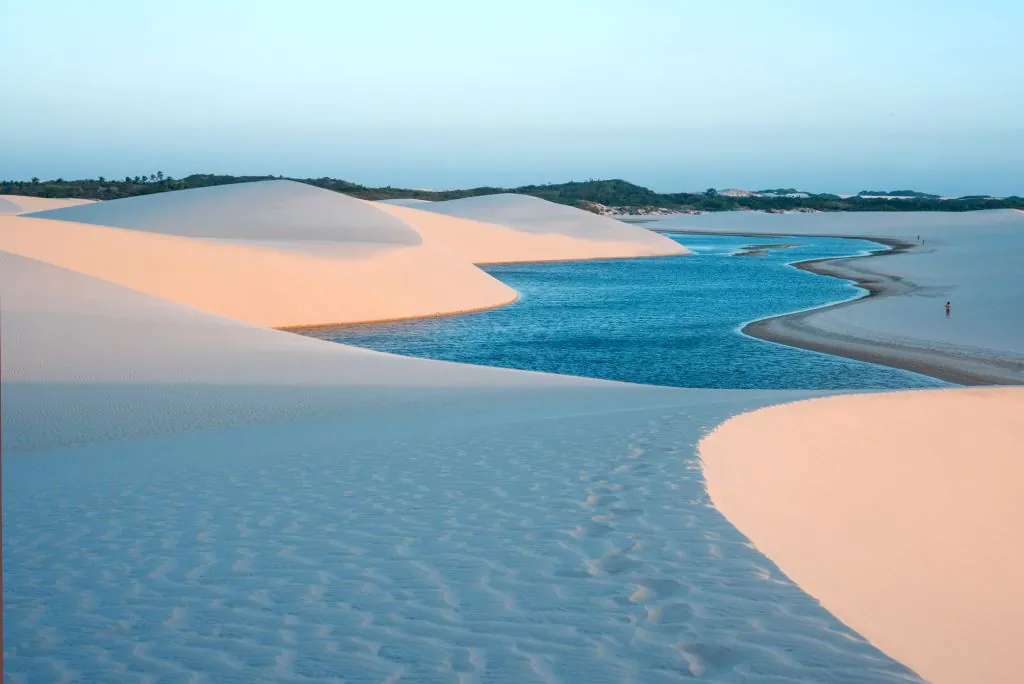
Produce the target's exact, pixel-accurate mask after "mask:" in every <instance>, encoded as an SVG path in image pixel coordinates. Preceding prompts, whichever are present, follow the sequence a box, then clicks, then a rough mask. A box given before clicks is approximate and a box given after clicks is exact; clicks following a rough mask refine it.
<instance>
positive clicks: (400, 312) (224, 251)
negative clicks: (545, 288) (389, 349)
mask: <svg viewBox="0 0 1024 684" xmlns="http://www.w3.org/2000/svg"><path fill="white" fill-rule="evenodd" d="M300 247H301V245H300ZM0 249H2V250H5V251H8V252H11V253H14V254H19V255H21V256H25V257H29V258H32V259H37V260H40V261H45V262H48V263H51V264H54V265H57V266H62V267H64V268H68V269H71V270H74V271H78V272H80V273H84V274H86V275H91V276H94V277H97V278H101V279H103V280H108V281H111V282H114V283H118V284H120V285H124V286H126V287H130V288H132V289H134V290H138V291H140V292H145V293H148V294H151V295H155V296H157V297H162V298H164V299H168V300H171V301H174V302H178V303H181V304H187V305H188V306H192V307H194V308H196V309H200V310H202V311H206V312H209V313H213V314H217V315H220V316H225V317H227V318H232V319H235V320H239V321H244V322H246V323H252V324H254V325H261V326H267V327H274V328H284V327H297V326H314V325H332V324H343V323H359V322H368V321H382V320H394V319H401V318H415V317H424V316H434V315H440V314H450V313H457V312H461V311H469V310H475V309H485V308H491V307H494V306H499V305H501V304H507V303H509V302H512V301H514V300H515V299H516V296H517V295H516V292H515V290H513V289H512V288H510V287H508V286H506V285H504V284H503V283H501V282H499V281H498V280H496V279H494V278H492V277H491V276H489V275H488V274H486V273H484V272H483V271H481V270H480V269H478V268H476V267H475V266H473V265H472V264H470V263H469V262H466V261H463V260H461V259H456V258H453V257H451V256H450V255H448V254H446V253H444V252H443V251H440V250H437V249H433V248H430V247H427V246H424V245H400V244H395V245H381V244H378V245H372V244H367V243H345V242H334V243H327V244H323V243H316V245H315V249H314V250H313V252H314V253H313V254H310V253H303V252H302V251H300V250H299V249H297V248H296V247H295V246H294V245H290V244H285V245H282V246H280V248H275V245H274V243H273V242H268V243H265V244H263V245H259V246H257V245H253V244H245V243H238V242H230V241H213V240H201V239H195V238H185V237H178V236H173V235H162V234H159V233H148V232H144V231H138V230H126V229H122V228H110V227H106V226H96V225H89V224H83V223H71V222H68V221H51V220H47V219H41V218H29V217H0Z"/></svg>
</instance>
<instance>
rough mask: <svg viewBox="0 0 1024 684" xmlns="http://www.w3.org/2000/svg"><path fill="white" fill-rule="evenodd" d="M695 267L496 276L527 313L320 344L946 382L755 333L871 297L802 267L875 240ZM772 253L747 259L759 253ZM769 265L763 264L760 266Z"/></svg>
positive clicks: (614, 376)
mask: <svg viewBox="0 0 1024 684" xmlns="http://www.w3.org/2000/svg"><path fill="white" fill-rule="evenodd" d="M673 237H674V239H677V240H678V241H680V242H682V243H683V244H685V245H686V246H687V247H689V248H690V249H691V250H693V251H694V252H695V254H694V255H692V256H682V257H657V258H651V259H616V260H609V261H576V262H561V263H546V264H511V265H502V266H490V267H486V270H487V271H488V272H489V273H490V274H492V275H493V276H494V277H496V278H498V279H499V280H501V281H503V282H505V283H506V284H508V285H509V286H511V287H513V288H515V289H516V290H517V291H518V292H519V293H520V299H519V300H518V301H517V302H515V303H514V304H512V305H510V306H506V307H502V308H499V309H493V310H491V311H483V312H479V313H473V314H466V315H460V316H446V317H439V318H433V319H420V320H414V321H401V322H395V323H384V324H380V323H378V324H368V325H355V326H345V327H339V328H332V329H320V330H315V331H309V332H308V334H311V335H314V336H316V337H320V338H323V339H329V340H333V341H336V342H342V343H345V344H353V345H358V346H363V347H369V348H372V349H377V350H380V351H387V352H393V353H396V354H405V355H408V356H421V357H426V358H432V359H445V360H450V361H460V362H463V363H474V364H481V365H488V366H502V367H506V368H520V369H525V370H536V371H546V372H551V373H562V374H566V375H583V376H588V377H595V378H604V379H608V380H623V381H628V382H640V383H647V384H655V385H671V386H677V387H715V388H765V389H782V388H794V389H795V388H805V389H876V388H877V389H897V388H910V387H932V386H937V385H941V384H942V383H941V382H940V381H938V380H934V379H932V378H928V377H925V376H922V375H917V374H915V373H910V372H907V371H903V370H898V369H893V368H888V367H884V366H877V365H874V364H868V363H864V362H860V361H855V360H852V359H845V358H841V357H836V356H829V355H826V354H820V353H817V352H812V351H807V350H803V349H796V348H792V347H787V346H783V345H779V344H775V343H772V342H765V341H763V340H758V339H755V338H751V337H748V336H746V335H743V334H742V333H740V332H739V330H740V328H741V327H742V326H743V325H744V324H745V323H747V322H749V321H751V320H755V319H758V318H763V317H767V316H774V315H778V314H783V313H789V312H792V311H799V310H803V309H808V308H814V307H818V306H822V305H824V304H828V303H831V302H836V301H843V300H846V299H850V298H853V297H857V296H861V295H862V294H863V291H862V290H861V289H860V288H858V287H856V286H855V285H854V284H852V283H850V282H848V281H843V280H838V279H835V278H828V277H824V276H819V275H815V274H812V273H808V272H805V271H801V270H798V269H796V268H793V267H792V266H790V265H789V264H791V263H793V262H794V261H803V260H806V259H818V258H823V257H838V256H850V255H854V254H859V253H866V252H869V251H872V250H877V249H884V247H883V246H882V245H879V244H877V243H873V242H869V241H866V240H850V239H843V238H820V237H803V236H802V237H798V238H796V237H794V238H779V237H767V238H766V237H743V236H720V235H685V236H682V235H676V236H673ZM780 244H788V245H794V246H788V247H769V248H767V249H763V248H762V249H761V250H758V251H757V252H755V255H752V256H750V255H748V256H744V255H741V254H742V252H744V251H746V250H745V248H747V247H751V248H753V247H755V246H758V245H762V246H766V245H767V246H772V245H780ZM758 254H759V255H758Z"/></svg>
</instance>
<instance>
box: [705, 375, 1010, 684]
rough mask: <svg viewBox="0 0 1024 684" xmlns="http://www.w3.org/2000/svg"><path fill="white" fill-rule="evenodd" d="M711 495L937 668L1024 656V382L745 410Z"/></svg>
mask: <svg viewBox="0 0 1024 684" xmlns="http://www.w3.org/2000/svg"><path fill="white" fill-rule="evenodd" d="M700 453H701V458H702V462H703V466H704V472H705V475H706V478H707V482H708V490H709V492H710V495H711V500H712V502H713V503H714V505H715V507H716V508H718V509H719V510H720V511H721V512H722V513H723V514H724V515H725V516H726V517H727V518H728V519H729V520H730V521H731V522H732V523H733V524H734V525H736V527H737V528H738V529H739V530H740V531H741V532H743V533H744V534H746V535H747V536H748V537H749V538H750V539H751V541H753V542H754V544H755V545H756V546H757V548H758V549H760V550H761V551H762V552H763V553H764V554H765V555H767V556H768V557H769V558H770V559H772V560H773V561H774V562H775V563H777V564H778V565H779V567H780V568H781V569H782V571H783V572H785V573H786V574H787V575H788V576H789V577H791V578H792V579H793V580H794V581H795V582H797V583H798V584H799V585H800V586H801V587H802V588H803V589H804V590H805V591H807V592H808V593H810V594H811V595H812V596H815V597H816V598H818V599H819V600H820V601H821V602H822V604H823V605H824V606H825V607H826V608H828V609H829V610H830V611H831V612H832V613H833V614H835V615H836V616H837V617H838V618H839V619H840V620H842V621H843V622H845V623H846V624H848V625H850V626H851V627H853V628H854V629H856V630H857V631H858V632H860V633H861V634H863V635H864V636H865V637H867V638H868V639H869V640H871V642H872V643H875V644H877V645H878V646H879V647H880V648H881V649H883V650H884V651H885V652H886V653H889V654H890V655H892V656H893V657H895V658H897V659H899V660H901V661H902V662H904V663H906V664H908V665H909V666H910V667H912V668H914V669H915V670H916V671H917V672H919V673H920V674H921V675H922V676H923V677H925V678H926V679H928V680H931V681H934V682H938V683H944V682H948V683H962V684H968V683H973V682H1012V681H1017V680H1018V678H1019V674H1020V672H1021V671H1024V652H1022V651H1021V649H1020V645H1021V644H1022V643H1024V624H1022V622H1021V616H1022V615H1024V591H1021V579H1020V577H1021V575H1020V568H1021V567H1022V564H1024V503H1022V500H1021V497H1020V487H1021V484H1022V483H1024V389H1018V388H985V389H980V388H977V389H976V388H969V389H968V388H964V389H949V390H926V391H914V392H899V393H888V394H874V395H850V396H841V397H830V398H825V399H814V400H809V401H804V402H798V403H795V404H789V405H780V406H772V407H769V408H765V409H761V410H759V411H755V412H753V413H748V414H744V415H741V416H738V417H735V418H732V419H730V420H728V421H727V422H725V423H724V424H723V425H721V426H720V427H718V428H717V429H716V430H715V431H714V432H713V433H712V434H711V435H709V436H708V437H706V438H705V439H704V440H703V441H702V442H701V445H700Z"/></svg>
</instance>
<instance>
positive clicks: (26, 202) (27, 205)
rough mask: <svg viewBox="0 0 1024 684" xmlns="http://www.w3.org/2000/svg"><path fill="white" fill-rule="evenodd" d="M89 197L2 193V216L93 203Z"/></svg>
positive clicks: (0, 214)
mask: <svg viewBox="0 0 1024 684" xmlns="http://www.w3.org/2000/svg"><path fill="white" fill-rule="evenodd" d="M92 203H93V201H92V200H87V199H51V198H49V197H26V196H24V195H0V216H13V215H15V214H27V213H30V212H33V211H47V210H49V209H63V208H64V207H74V206H77V205H80V204H92Z"/></svg>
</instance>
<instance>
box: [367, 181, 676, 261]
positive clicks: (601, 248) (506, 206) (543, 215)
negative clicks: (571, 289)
mask: <svg viewBox="0 0 1024 684" xmlns="http://www.w3.org/2000/svg"><path fill="white" fill-rule="evenodd" d="M380 204H381V205H382V206H384V207H387V208H391V209H392V210H393V211H395V213H399V212H401V214H402V215H403V216H408V217H410V220H411V221H413V222H415V221H416V220H417V218H418V219H419V220H420V221H423V222H426V221H425V218H426V217H423V216H418V215H417V214H413V213H411V212H412V211H418V212H429V213H434V214H440V215H442V216H449V217H452V218H457V219H464V220H470V221H477V222H480V223H483V224H490V225H488V226H481V227H480V230H481V233H485V234H487V235H488V237H489V238H491V239H493V240H494V243H493V244H494V246H495V247H497V246H499V245H501V244H502V242H508V243H509V244H510V246H513V247H514V248H515V249H530V247H531V246H534V249H532V250H531V251H532V252H533V253H534V254H536V255H537V256H538V257H539V258H538V259H530V260H551V259H550V258H548V257H547V256H546V254H545V250H544V246H545V245H550V246H551V247H553V248H555V249H558V250H560V251H561V253H562V254H563V256H562V257H561V258H563V259H564V258H580V259H600V258H610V257H632V256H668V255H682V254H689V253H690V252H689V250H687V249H686V248H685V247H683V246H682V245H680V244H679V243H677V242H675V241H674V240H669V239H668V238H666V237H665V236H663V235H659V234H658V233H655V232H653V231H650V230H647V229H646V228H643V227H641V226H636V225H630V224H627V223H623V222H622V221H617V220H615V219H611V218H608V217H606V216H598V215H597V214H593V213H591V212H589V211H584V210H582V209H577V208H575V207H569V206H566V205H564V204H556V203H554V202H548V201H547V200H542V199H540V198H538V197H531V196H529V195H515V194H507V193H506V194H498V195H483V196H479V197H466V198H463V199H456V200H447V201H444V202H426V203H418V204H415V205H414V206H411V207H410V206H405V209H406V210H407V211H401V205H396V204H394V203H388V202H381V203H380ZM440 225H441V224H439V223H437V222H435V223H433V224H432V225H431V226H430V227H428V228H427V229H426V230H427V231H428V232H430V233H432V235H433V237H434V239H436V240H444V241H446V242H447V243H448V244H451V245H453V246H456V245H458V244H459V243H460V241H461V237H462V235H463V234H464V233H465V232H466V229H467V228H468V224H462V223H461V222H456V223H455V224H453V225H452V226H451V228H450V229H448V230H444V229H441V228H440V227H439V226H440ZM494 225H498V226H502V227H503V228H505V229H507V230H511V231H514V233H517V234H519V235H515V236H513V235H512V234H510V233H508V232H507V231H501V232H498V231H495V230H494V228H493V226H494ZM531 236H532V237H531ZM544 236H546V237H547V238H549V239H547V240H542V239H540V238H541V237H544ZM553 237H558V238H560V240H554V239H551V238H553ZM569 240H572V241H573V242H569ZM602 243H607V245H603V244H602ZM574 252H575V253H576V254H578V255H579V256H577V257H565V256H564V255H565V254H571V253H574Z"/></svg>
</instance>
